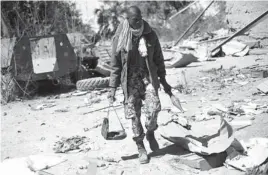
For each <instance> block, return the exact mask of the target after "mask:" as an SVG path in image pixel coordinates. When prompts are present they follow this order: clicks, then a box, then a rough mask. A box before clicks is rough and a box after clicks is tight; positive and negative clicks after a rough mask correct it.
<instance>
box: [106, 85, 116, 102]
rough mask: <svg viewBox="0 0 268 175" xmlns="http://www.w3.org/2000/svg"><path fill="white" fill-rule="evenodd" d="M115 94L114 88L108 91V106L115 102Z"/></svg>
mask: <svg viewBox="0 0 268 175" xmlns="http://www.w3.org/2000/svg"><path fill="white" fill-rule="evenodd" d="M115 92H116V88H114V87H112V88H111V89H110V92H109V93H108V100H109V104H110V105H112V104H113V103H114V101H115Z"/></svg>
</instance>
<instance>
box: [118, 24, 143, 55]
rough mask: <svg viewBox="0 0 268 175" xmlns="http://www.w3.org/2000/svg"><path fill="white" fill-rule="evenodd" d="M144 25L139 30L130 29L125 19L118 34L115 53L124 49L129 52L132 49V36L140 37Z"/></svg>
mask: <svg viewBox="0 0 268 175" xmlns="http://www.w3.org/2000/svg"><path fill="white" fill-rule="evenodd" d="M143 29H144V23H143V21H142V25H141V27H140V28H139V29H133V28H131V27H130V25H129V23H128V20H127V19H125V20H124V21H123V24H122V31H121V33H119V37H118V43H117V47H116V52H117V53H118V52H119V51H120V50H122V49H124V50H125V51H127V52H128V51H130V50H131V49H132V35H134V36H136V37H140V36H141V35H142V33H143Z"/></svg>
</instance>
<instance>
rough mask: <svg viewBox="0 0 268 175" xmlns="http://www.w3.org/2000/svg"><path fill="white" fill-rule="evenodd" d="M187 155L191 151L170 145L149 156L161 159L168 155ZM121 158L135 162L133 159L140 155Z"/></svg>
mask: <svg viewBox="0 0 268 175" xmlns="http://www.w3.org/2000/svg"><path fill="white" fill-rule="evenodd" d="M187 153H189V151H187V150H185V149H183V148H182V147H180V146H178V145H175V144H173V145H169V146H167V147H164V148H161V149H159V150H158V151H155V152H151V153H149V154H148V156H149V157H150V158H152V157H161V156H164V155H166V154H168V155H176V156H180V155H185V154H187ZM121 158H122V160H124V161H126V160H133V159H137V158H138V154H133V155H130V156H122V157H121Z"/></svg>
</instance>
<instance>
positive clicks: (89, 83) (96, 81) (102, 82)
mask: <svg viewBox="0 0 268 175" xmlns="http://www.w3.org/2000/svg"><path fill="white" fill-rule="evenodd" d="M109 80H110V77H106V78H100V77H97V78H88V79H84V80H79V81H77V83H76V88H77V89H78V90H80V91H87V90H92V89H95V88H106V87H108V86H109Z"/></svg>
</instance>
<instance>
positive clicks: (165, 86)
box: [160, 78, 172, 97]
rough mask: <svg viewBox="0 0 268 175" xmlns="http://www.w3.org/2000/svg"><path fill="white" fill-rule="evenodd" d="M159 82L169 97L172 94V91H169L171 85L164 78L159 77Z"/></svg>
mask: <svg viewBox="0 0 268 175" xmlns="http://www.w3.org/2000/svg"><path fill="white" fill-rule="evenodd" d="M160 83H161V84H162V85H163V87H164V91H165V92H166V93H167V94H168V95H169V96H170V97H171V96H172V92H171V86H170V85H169V84H168V83H167V81H166V79H165V78H164V79H160Z"/></svg>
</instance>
